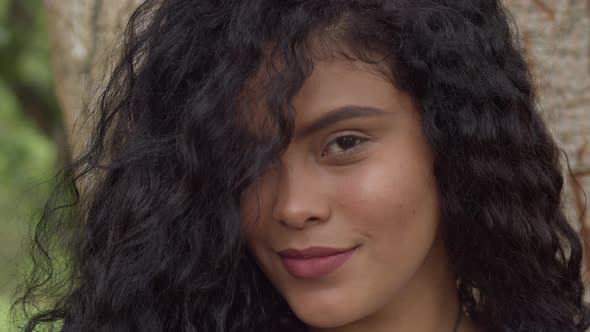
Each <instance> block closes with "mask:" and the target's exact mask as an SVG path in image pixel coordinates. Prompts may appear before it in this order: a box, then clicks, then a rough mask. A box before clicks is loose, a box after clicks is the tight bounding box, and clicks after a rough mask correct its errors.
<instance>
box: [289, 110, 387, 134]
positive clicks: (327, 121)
mask: <svg viewBox="0 0 590 332" xmlns="http://www.w3.org/2000/svg"><path fill="white" fill-rule="evenodd" d="M386 113H387V112H386V111H384V110H382V109H380V108H377V107H373V106H358V105H346V106H341V107H338V108H335V109H333V110H332V111H330V112H328V113H325V114H323V115H322V116H320V117H319V118H318V119H316V120H315V121H313V122H312V123H311V124H310V125H308V126H306V127H304V128H303V129H302V130H301V131H300V132H299V133H296V134H295V138H303V137H307V136H310V135H312V134H314V133H316V132H318V131H320V130H322V129H324V128H326V127H329V126H332V125H334V124H335V123H337V122H340V121H343V120H347V119H352V118H364V117H376V116H381V115H384V114H386Z"/></svg>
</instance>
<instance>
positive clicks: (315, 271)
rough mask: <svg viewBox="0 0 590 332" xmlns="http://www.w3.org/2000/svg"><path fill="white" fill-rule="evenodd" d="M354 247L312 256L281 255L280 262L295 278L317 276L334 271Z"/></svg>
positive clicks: (351, 252)
mask: <svg viewBox="0 0 590 332" xmlns="http://www.w3.org/2000/svg"><path fill="white" fill-rule="evenodd" d="M355 249H356V248H354V249H351V250H349V251H345V252H342V253H339V254H336V255H331V256H323V257H313V258H287V257H281V262H283V265H284V266H285V269H286V270H287V272H289V273H290V274H291V275H292V276H294V277H296V278H302V279H311V278H319V277H321V276H324V275H326V274H328V273H330V272H333V271H335V270H336V269H337V268H339V267H340V266H341V265H342V264H344V263H345V262H346V261H347V260H348V259H349V258H350V256H352V254H353V253H354V251H355Z"/></svg>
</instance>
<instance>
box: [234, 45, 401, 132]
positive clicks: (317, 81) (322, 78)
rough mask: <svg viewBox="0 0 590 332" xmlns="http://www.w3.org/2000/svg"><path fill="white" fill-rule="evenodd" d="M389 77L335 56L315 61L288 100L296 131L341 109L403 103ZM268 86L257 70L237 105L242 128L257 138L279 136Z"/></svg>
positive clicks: (265, 75) (269, 77)
mask: <svg viewBox="0 0 590 332" xmlns="http://www.w3.org/2000/svg"><path fill="white" fill-rule="evenodd" d="M390 77H391V76H390V75H389V74H388V72H387V69H386V68H384V66H382V65H375V64H369V63H366V62H363V61H360V60H351V59H348V58H344V57H336V56H334V57H329V58H323V59H318V60H316V61H315V62H314V63H313V68H312V70H311V72H310V74H309V76H308V77H307V78H306V79H305V81H304V82H303V84H302V86H301V87H300V89H299V90H298V91H297V92H296V94H295V95H294V96H293V98H292V100H291V105H292V106H293V111H294V118H293V120H294V126H295V131H297V129H298V127H301V126H302V124H303V123H306V122H309V121H311V120H313V119H314V118H317V117H319V116H321V115H322V114H323V113H326V112H328V111H330V110H332V109H335V108H337V107H340V106H344V105H371V106H377V107H381V108H384V109H390V108H391V107H390V106H392V105H391V104H392V103H395V102H396V101H397V102H399V100H400V99H403V98H400V93H399V91H398V90H397V89H396V88H395V86H394V84H393V82H392V81H391V78H390ZM269 84H272V75H270V74H269V72H268V71H267V70H260V71H259V72H258V73H257V75H256V76H255V77H254V78H253V79H252V80H251V81H250V82H248V84H247V87H246V89H245V93H244V94H243V95H242V98H241V101H240V102H241V105H240V106H241V109H242V114H241V119H242V126H243V127H245V128H246V129H247V131H248V132H250V133H252V134H254V135H255V136H257V137H269V136H276V135H278V134H280V133H278V131H277V130H278V129H277V126H276V121H273V118H272V116H271V110H270V109H269V106H268V104H267V100H268V91H270V90H271V87H270V86H269ZM273 111H277V110H273ZM284 111H285V110H282V111H281V112H284Z"/></svg>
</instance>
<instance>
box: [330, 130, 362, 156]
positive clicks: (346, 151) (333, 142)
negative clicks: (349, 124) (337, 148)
mask: <svg viewBox="0 0 590 332" xmlns="http://www.w3.org/2000/svg"><path fill="white" fill-rule="evenodd" d="M343 138H352V139H354V141H355V142H358V143H357V144H354V146H353V147H351V148H348V149H342V150H343V152H335V153H333V154H335V155H345V154H351V153H353V152H354V151H355V150H357V149H358V147H359V146H360V145H361V144H363V143H365V142H366V141H368V140H369V138H368V137H363V136H357V135H351V134H344V135H341V136H338V137H336V138H334V139H333V140H332V141H331V142H330V143H328V144H327V145H326V146H325V147H324V149H323V150H322V157H324V156H325V155H326V154H328V153H326V150H327V149H328V147H329V146H331V145H332V144H338V140H340V139H343Z"/></svg>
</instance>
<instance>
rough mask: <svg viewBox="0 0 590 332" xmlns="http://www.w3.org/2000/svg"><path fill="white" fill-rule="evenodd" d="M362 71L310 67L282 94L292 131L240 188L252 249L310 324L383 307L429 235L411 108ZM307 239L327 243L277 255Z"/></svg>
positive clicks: (429, 186) (346, 66)
mask: <svg viewBox="0 0 590 332" xmlns="http://www.w3.org/2000/svg"><path fill="white" fill-rule="evenodd" d="M370 69H371V67H370V66H369V65H366V64H364V63H362V64H361V63H359V62H358V61H357V62H354V63H351V62H350V61H345V60H338V59H334V60H330V61H322V62H319V63H317V64H316V66H315V68H314V71H313V73H312V75H311V76H310V77H309V78H308V79H307V80H306V82H305V84H304V85H303V87H302V89H301V90H300V91H299V93H298V94H297V95H296V96H295V98H294V100H293V102H294V106H295V112H296V119H295V136H294V139H293V140H292V141H291V143H290V145H289V146H288V149H287V150H286V152H285V153H284V154H283V155H282V158H281V160H280V162H279V163H277V164H276V166H274V168H272V169H271V170H269V171H268V172H267V173H265V174H264V175H263V176H262V177H261V178H260V180H259V181H258V182H257V183H255V184H253V185H252V186H250V187H249V188H248V189H247V190H246V191H245V192H244V194H243V196H242V211H241V213H242V222H243V226H245V227H246V230H245V232H246V237H247V243H248V246H249V249H250V251H251V253H252V254H253V256H254V257H255V258H256V260H257V262H258V264H259V266H260V267H261V269H262V271H263V272H264V273H265V274H266V275H267V276H268V278H269V279H270V281H271V282H272V283H273V284H274V286H275V287H276V288H277V290H278V291H279V292H280V293H281V294H282V295H283V296H284V298H285V299H286V300H287V302H288V303H289V305H290V306H291V308H292V309H293V311H294V312H295V314H296V315H297V316H298V317H299V318H300V319H301V320H302V321H304V322H305V323H307V324H309V325H311V326H315V327H336V326H342V325H345V324H349V323H351V322H354V321H358V320H361V319H363V318H366V317H369V316H371V315H374V314H377V313H378V312H380V311H383V310H385V308H387V307H388V306H391V305H394V302H395V301H397V300H398V299H399V298H400V297H403V294H404V292H405V290H406V289H408V288H409V287H412V286H411V285H412V282H413V280H415V279H416V278H419V277H420V273H421V272H420V271H422V270H424V269H425V268H424V265H425V262H427V261H429V260H428V259H427V257H428V256H429V253H431V251H432V250H436V249H433V248H435V247H436V246H435V245H433V244H434V243H435V242H438V241H435V239H436V238H437V234H438V232H437V225H438V223H439V205H438V201H439V200H438V195H437V189H436V183H435V179H434V176H433V157H432V152H431V150H430V147H429V145H428V144H427V142H426V140H425V137H424V135H423V133H422V131H421V121H420V117H419V114H418V112H417V110H416V109H415V107H414V106H413V104H412V101H411V98H410V96H409V95H407V94H405V93H403V92H401V91H399V90H397V89H396V88H395V87H394V86H393V85H392V84H391V83H390V82H388V81H387V80H386V79H384V78H382V77H380V76H378V75H377V74H375V73H374V72H375V71H374V70H373V71H371V70H370ZM257 217H258V219H257ZM312 247H328V248H335V249H336V251H323V252H322V251H321V250H319V251H318V250H316V251H313V250H310V251H308V252H303V253H302V252H299V253H298V252H293V251H292V252H290V253H289V252H288V251H287V252H285V250H288V249H295V250H298V251H303V250H305V249H308V248H312ZM336 252H341V253H336ZM326 255H327V256H326ZM320 256H323V257H320Z"/></svg>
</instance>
